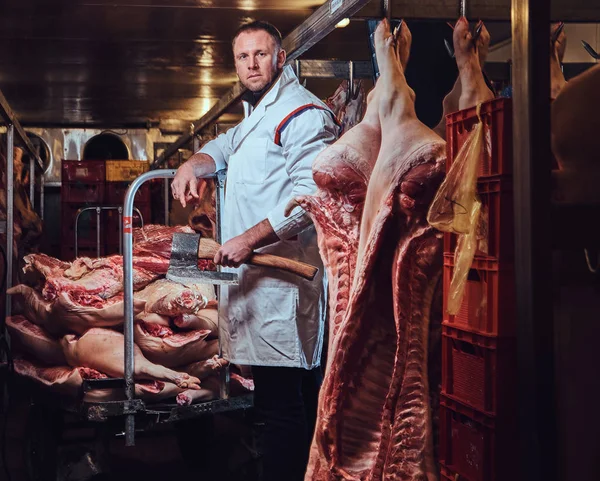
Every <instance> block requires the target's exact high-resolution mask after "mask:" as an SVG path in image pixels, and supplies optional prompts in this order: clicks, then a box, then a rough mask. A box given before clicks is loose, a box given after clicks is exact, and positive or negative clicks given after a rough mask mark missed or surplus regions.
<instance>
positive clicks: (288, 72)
mask: <svg viewBox="0 0 600 481" xmlns="http://www.w3.org/2000/svg"><path fill="white" fill-rule="evenodd" d="M294 82H298V77H296V74H295V73H294V69H292V67H291V66H289V65H286V66H285V67H283V69H282V71H281V74H279V78H278V79H277V80H276V81H275V82H274V83H273V85H271V88H270V89H269V90H268V91H267V92H266V93H265V94H264V95H263V97H262V98H261V99H260V100H259V101H258V103H257V104H256V106H255V107H254V108H252V107H251V106H250V104H248V102H244V107H245V108H244V112H245V113H246V112H248V113H247V114H246V118H245V119H244V120H243V121H242V124H241V125H240V135H239V137H238V139H237V145H239V144H240V143H241V142H242V141H243V140H244V139H245V138H246V136H247V135H248V134H249V133H250V132H252V130H254V128H255V127H256V125H257V124H258V123H259V122H260V121H261V119H262V118H263V117H264V116H265V112H266V109H267V107H268V106H269V105H271V104H272V103H273V102H275V101H276V100H277V98H278V97H279V93H280V92H281V90H282V89H283V88H285V87H286V86H287V85H290V84H292V83H294Z"/></svg>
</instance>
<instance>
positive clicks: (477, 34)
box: [473, 20, 483, 44]
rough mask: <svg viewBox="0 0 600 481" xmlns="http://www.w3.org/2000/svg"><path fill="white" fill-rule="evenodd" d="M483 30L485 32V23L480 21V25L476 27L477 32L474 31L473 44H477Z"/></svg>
mask: <svg viewBox="0 0 600 481" xmlns="http://www.w3.org/2000/svg"><path fill="white" fill-rule="evenodd" d="M482 30H483V22H482V21H481V20H479V23H478V24H477V26H476V27H475V30H474V31H473V44H475V42H477V39H478V38H479V36H480V35H481V31H482Z"/></svg>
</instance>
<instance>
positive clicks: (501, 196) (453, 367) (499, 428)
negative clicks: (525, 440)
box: [440, 98, 517, 481]
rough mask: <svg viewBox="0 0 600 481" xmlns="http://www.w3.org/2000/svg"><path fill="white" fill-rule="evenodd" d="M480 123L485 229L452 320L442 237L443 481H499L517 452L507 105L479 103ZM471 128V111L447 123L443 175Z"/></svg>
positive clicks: (449, 246)
mask: <svg viewBox="0 0 600 481" xmlns="http://www.w3.org/2000/svg"><path fill="white" fill-rule="evenodd" d="M481 117H482V120H483V122H484V133H485V142H484V153H483V155H482V158H481V159H480V161H479V162H480V164H479V165H480V168H479V175H478V179H477V191H478V195H479V197H480V199H481V202H482V209H481V215H482V216H483V217H484V218H485V219H487V227H488V228H487V232H486V231H484V232H483V233H482V237H483V242H480V244H479V249H478V250H477V252H476V255H475V259H474V260H473V264H472V266H471V269H470V271H469V275H468V279H467V283H466V287H465V291H464V296H463V299H462V303H461V306H460V309H459V312H458V313H457V314H456V315H454V316H451V315H449V314H448V313H447V309H446V304H447V296H448V290H449V287H450V281H451V279H452V275H453V271H454V251H455V249H456V242H457V236H456V235H454V234H449V233H445V234H444V274H443V275H444V320H443V326H442V397H441V412H440V461H441V470H442V479H445V480H455V479H457V477H458V479H461V480H464V481H507V480H510V479H512V478H513V477H514V469H512V467H513V466H514V459H515V457H516V452H517V445H516V434H515V433H516V417H517V416H516V390H517V370H516V340H515V330H516V325H515V319H516V315H515V291H514V245H513V244H514V241H513V193H512V175H511V174H512V109H511V99H504V98H499V99H494V100H492V101H489V102H486V103H485V104H483V105H482V107H481ZM476 122H477V115H476V109H475V108H472V109H467V110H463V111H459V112H456V113H453V114H451V115H449V116H448V117H447V120H446V140H447V166H446V167H447V170H449V169H450V166H451V164H452V161H453V160H454V159H455V158H456V156H457V154H458V152H459V150H460V147H461V146H462V145H463V143H464V142H465V140H466V138H467V136H468V135H469V133H470V131H471V130H472V129H473V127H474V126H475V124H476Z"/></svg>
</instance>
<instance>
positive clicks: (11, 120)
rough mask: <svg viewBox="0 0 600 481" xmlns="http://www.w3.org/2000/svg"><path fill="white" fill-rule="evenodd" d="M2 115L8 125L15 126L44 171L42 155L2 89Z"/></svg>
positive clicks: (0, 110)
mask: <svg viewBox="0 0 600 481" xmlns="http://www.w3.org/2000/svg"><path fill="white" fill-rule="evenodd" d="M0 115H1V116H2V118H3V119H4V121H5V122H6V123H7V124H8V125H11V124H12V125H14V126H15V133H16V134H17V136H18V137H19V139H21V142H23V145H24V146H25V148H26V149H27V151H28V152H29V155H30V156H32V157H33V158H34V159H35V160H36V162H37V165H38V167H39V168H40V169H42V171H43V170H44V164H43V163H42V159H40V156H39V154H38V153H37V151H36V150H35V148H34V147H33V144H32V143H31V141H30V140H29V137H27V134H26V133H25V131H24V130H23V127H21V124H20V123H19V121H18V120H17V116H16V115H15V113H14V112H13V110H12V109H11V108H10V105H8V100H6V97H5V96H4V94H3V93H2V91H0Z"/></svg>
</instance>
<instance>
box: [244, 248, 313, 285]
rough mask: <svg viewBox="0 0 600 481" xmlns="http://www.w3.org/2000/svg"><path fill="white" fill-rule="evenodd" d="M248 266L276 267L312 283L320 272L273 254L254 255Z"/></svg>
mask: <svg viewBox="0 0 600 481" xmlns="http://www.w3.org/2000/svg"><path fill="white" fill-rule="evenodd" d="M246 264H250V265H253V266H265V267H274V268H276V269H281V270H282V271H287V272H291V273H292V274H296V275H298V276H300V277H303V278H304V279H308V280H309V281H312V280H313V279H314V278H315V276H316V275H317V272H319V269H317V268H316V267H315V266H311V265H310V264H305V263H304V262H298V261H294V260H292V259H288V258H286V257H280V256H274V255H272V254H258V253H257V254H252V256H251V257H250V259H248V260H247V261H246Z"/></svg>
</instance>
